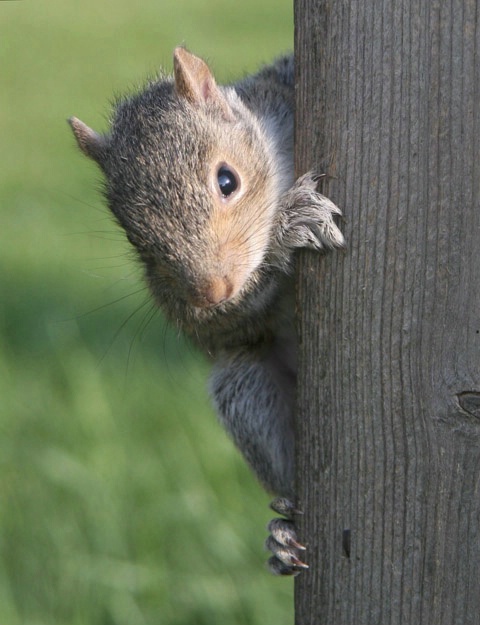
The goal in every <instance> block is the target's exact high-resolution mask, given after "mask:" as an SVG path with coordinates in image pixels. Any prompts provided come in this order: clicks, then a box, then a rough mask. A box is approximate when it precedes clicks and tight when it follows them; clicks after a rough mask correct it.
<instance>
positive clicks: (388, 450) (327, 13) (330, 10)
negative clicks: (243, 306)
mask: <svg viewBox="0 0 480 625" xmlns="http://www.w3.org/2000/svg"><path fill="white" fill-rule="evenodd" d="M295 20H296V25H295V30H296V43H295V46H296V68H297V69H296V72H297V120H296V168H297V174H301V173H303V172H305V171H307V170H309V169H314V170H316V171H317V172H318V173H329V174H331V175H332V176H333V177H334V178H332V179H330V181H328V182H327V183H326V184H325V185H324V189H323V191H324V193H325V194H326V195H329V196H330V197H331V198H332V200H334V201H335V202H336V203H337V204H338V205H339V206H341V207H342V208H343V210H344V214H345V217H346V223H345V225H344V233H345V236H346V239H347V246H348V249H347V251H346V253H338V252H335V253H333V254H330V255H326V256H324V257H319V256H318V255H316V254H314V253H307V252H305V253H302V254H301V256H300V261H299V271H298V275H299V291H298V309H299V326H300V354H299V358H300V363H299V397H298V449H297V456H298V463H297V464H298V474H297V478H298V480H297V481H298V494H299V501H298V505H299V507H300V508H302V509H303V510H304V513H305V514H304V516H303V517H302V518H301V519H300V520H299V525H300V539H301V540H302V541H306V542H307V543H308V547H309V548H308V552H307V554H308V557H307V561H308V562H309V564H310V565H311V569H310V570H309V571H308V572H306V573H302V574H301V575H300V576H299V577H298V578H297V579H296V589H295V595H296V596H295V598H296V621H295V622H296V625H386V624H387V623H388V624H389V625H400V624H402V625H466V624H468V625H478V624H480V6H479V4H478V0H395V1H391V0H383V1H382V0H362V1H361V2H356V1H354V0H350V1H347V0H343V1H342V0H337V1H336V2H331V1H330V0H296V2H295Z"/></svg>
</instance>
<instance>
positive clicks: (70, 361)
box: [0, 0, 293, 625]
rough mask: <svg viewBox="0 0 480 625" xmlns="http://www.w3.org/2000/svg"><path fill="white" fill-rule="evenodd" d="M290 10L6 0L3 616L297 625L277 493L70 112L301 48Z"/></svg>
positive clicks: (74, 624)
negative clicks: (244, 451)
mask: <svg viewBox="0 0 480 625" xmlns="http://www.w3.org/2000/svg"><path fill="white" fill-rule="evenodd" d="M292 31H293V27H292V18H291V7H290V3H288V4H287V3H286V2H281V3H279V2H278V0H264V1H263V2H262V3H258V2H254V1H253V0H245V1H244V2H242V3H238V2H234V1H233V0H223V1H222V2H220V1H219V0H211V1H209V2H205V1H200V0H168V1H164V2H158V1H154V0H148V1H146V2H141V3H134V2H125V1H123V0H107V1H103V2H98V1H97V0H87V1H85V0H84V1H83V2H81V3H74V2H72V1H71V0H62V1H60V0H49V1H48V2H46V1H44V0H41V1H38V2H31V1H27V0H24V1H18V2H0V64H1V67H2V78H1V89H0V145H1V152H0V166H1V174H0V211H1V222H0V224H1V228H0V266H1V279H0V465H1V466H0V550H1V552H0V623H1V624H2V625H87V624H88V625H153V624H155V625H159V624H162V625H163V624H169V625H180V624H181V625H185V624H189V625H203V624H205V625H216V624H218V625H220V624H221V625H226V624H228V625H235V624H242V625H255V624H258V625H260V624H261V625H267V624H268V623H275V624H276V625H283V624H287V623H291V622H292V620H293V615H292V584H291V581H288V580H279V579H275V578H273V577H271V576H270V575H269V574H268V573H267V572H266V570H265V568H264V561H265V558H266V555H265V554H264V553H263V550H262V542H263V539H264V535H265V530H264V526H265V523H266V522H267V520H268V518H269V516H270V514H269V511H268V509H267V502H268V499H269V498H268V496H267V495H266V494H265V493H263V492H262V491H261V489H260V487H259V486H258V485H257V484H256V482H255V480H254V478H253V477H252V476H251V474H250V473H249V471H248V470H247V468H246V467H245V465H244V463H243V461H242V459H241V458H240V456H239V455H238V453H237V452H236V450H235V449H234V448H233V446H232V444H231V443H230V441H229V440H228V439H227V437H226V435H225V434H224V432H223V431H222V430H221V428H220V426H219V425H218V424H217V421H216V418H215V415H214V414H213V411H212V409H211V407H210V405H209V401H208V397H207V394H206V391H205V380H206V376H207V372H208V365H207V363H205V362H204V361H203V359H202V358H201V357H200V356H198V355H197V354H195V353H194V352H193V351H192V349H191V348H190V347H189V346H188V345H187V344H185V343H184V342H183V341H182V340H181V339H179V338H178V337H177V336H175V335H174V334H173V333H172V332H171V331H170V330H169V329H168V328H165V326H164V323H163V321H162V318H161V316H160V315H159V314H158V313H156V314H154V315H153V316H152V314H153V311H152V308H151V307H150V305H149V304H145V301H146V296H147V294H146V292H145V290H144V289H143V285H142V282H141V279H140V272H139V269H138V268H137V267H136V265H135V263H134V262H133V260H132V257H131V255H130V253H129V250H128V247H127V245H126V243H125V242H124V239H123V235H122V233H121V232H120V231H119V230H118V229H117V228H116V227H115V226H114V225H113V223H112V220H111V219H110V217H109V215H108V214H107V210H106V209H105V208H104V207H103V204H102V200H101V198H100V195H99V193H98V192H97V188H98V182H99V175H98V173H97V171H96V169H95V168H94V166H93V165H92V164H91V163H89V162H87V160H86V159H84V158H83V157H82V156H81V155H80V154H79V152H78V150H76V149H75V147H74V142H73V139H72V137H71V135H70V133H69V129H68V127H67V124H66V123H65V119H66V118H67V117H69V116H70V115H77V116H79V117H80V118H81V119H83V120H84V121H85V122H87V123H88V124H89V125H92V126H93V127H95V128H97V129H99V130H102V129H104V128H105V127H106V122H105V119H107V118H108V116H109V101H111V99H112V97H113V96H114V95H115V94H118V93H121V92H122V91H125V90H130V89H131V88H132V87H134V86H135V85H138V84H141V83H142V82H143V80H144V79H145V78H146V77H147V76H149V75H152V74H153V73H155V71H156V69H157V67H159V66H165V67H167V68H170V67H171V53H172V49H173V47H174V46H175V45H177V44H178V43H182V42H184V43H187V44H188V46H189V47H190V48H191V49H192V50H194V51H196V52H198V53H200V54H202V55H203V56H205V57H206V58H208V59H210V60H211V62H212V65H213V67H214V68H215V71H216V74H217V76H218V78H219V79H221V80H229V79H233V78H234V77H236V76H238V75H241V74H243V73H246V72H248V71H251V70H253V69H255V67H256V66H258V65H259V64H260V63H262V62H264V61H267V60H269V59H271V58H272V57H273V56H274V55H275V54H277V53H279V52H282V51H285V50H287V49H289V48H291V47H292Z"/></svg>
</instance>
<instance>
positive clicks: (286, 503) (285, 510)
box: [270, 497, 303, 519]
mask: <svg viewBox="0 0 480 625" xmlns="http://www.w3.org/2000/svg"><path fill="white" fill-rule="evenodd" d="M270 508H271V509H272V510H273V511H274V512H278V514H281V515H283V516H286V517H287V519H291V518H293V515H295V514H303V512H302V511H301V510H298V509H297V508H295V505H294V504H293V502H291V501H290V499H287V498H286V497H277V498H276V499H274V500H273V501H272V502H271V503H270Z"/></svg>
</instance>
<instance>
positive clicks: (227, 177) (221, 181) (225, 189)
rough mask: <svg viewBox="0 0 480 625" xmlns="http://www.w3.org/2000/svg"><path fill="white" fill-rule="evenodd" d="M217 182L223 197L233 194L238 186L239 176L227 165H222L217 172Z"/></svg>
mask: <svg viewBox="0 0 480 625" xmlns="http://www.w3.org/2000/svg"><path fill="white" fill-rule="evenodd" d="M217 183H218V188H219V189H220V193H221V194H222V195H223V197H228V196H229V195H232V193H233V192H234V191H236V190H237V188H238V178H237V175H236V173H235V172H234V171H233V170H232V169H230V167H227V166H226V165H222V166H221V167H220V168H219V170H218V172H217Z"/></svg>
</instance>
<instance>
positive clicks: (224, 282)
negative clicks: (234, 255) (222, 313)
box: [192, 276, 233, 308]
mask: <svg viewBox="0 0 480 625" xmlns="http://www.w3.org/2000/svg"><path fill="white" fill-rule="evenodd" d="M232 292H233V284H232V282H231V281H230V279H229V278H228V277H227V276H223V277H221V278H218V277H214V278H210V280H208V281H207V283H206V284H205V286H204V287H203V288H202V289H199V291H198V293H197V294H196V295H195V296H194V297H193V298H192V303H193V304H194V306H197V307H198V308H209V307H210V306H217V305H218V304H221V303H222V302H224V301H226V300H227V299H228V298H229V297H230V296H231V294H232Z"/></svg>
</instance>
